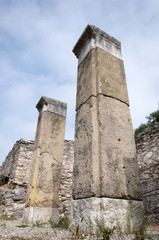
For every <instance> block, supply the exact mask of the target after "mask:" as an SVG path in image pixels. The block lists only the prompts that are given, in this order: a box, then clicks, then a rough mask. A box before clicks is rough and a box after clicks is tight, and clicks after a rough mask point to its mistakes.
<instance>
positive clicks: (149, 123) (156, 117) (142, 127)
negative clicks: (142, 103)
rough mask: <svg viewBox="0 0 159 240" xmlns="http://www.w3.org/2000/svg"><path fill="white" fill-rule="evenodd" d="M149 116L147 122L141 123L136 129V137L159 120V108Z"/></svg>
mask: <svg viewBox="0 0 159 240" xmlns="http://www.w3.org/2000/svg"><path fill="white" fill-rule="evenodd" d="M146 118H147V123H141V124H140V126H139V127H138V128H136V129H135V137H136V136H137V135H138V134H139V133H141V132H143V131H144V130H145V129H146V128H147V127H150V126H152V125H153V124H154V123H156V122H159V109H158V110H157V111H154V112H152V113H150V114H149V116H147V117H146Z"/></svg>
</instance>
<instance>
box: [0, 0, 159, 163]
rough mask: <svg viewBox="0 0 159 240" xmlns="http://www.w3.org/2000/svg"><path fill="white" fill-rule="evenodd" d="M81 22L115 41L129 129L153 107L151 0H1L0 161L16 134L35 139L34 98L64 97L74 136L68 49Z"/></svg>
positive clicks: (157, 87) (156, 42) (158, 29)
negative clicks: (122, 67) (119, 49)
mask: <svg viewBox="0 0 159 240" xmlns="http://www.w3.org/2000/svg"><path fill="white" fill-rule="evenodd" d="M88 23H91V24H94V25H95V26H97V27H99V28H100V29H102V30H104V31H105V32H107V33H108V34H110V35H112V36H113V37H115V38H117V39H118V40H120V41H121V43H122V55H123V60H124V63H125V72H126V78H127V84H128V92H129V98H130V110H131V116H132V120H133V127H134V128H136V127H138V125H139V124H140V123H143V122H145V121H146V119H145V116H147V115H149V113H151V112H152V111H155V110H157V108H158V102H159V1H158V0H129V1H128V0H0V112H1V117H0V153H1V154H0V164H1V163H2V162H3V161H4V160H5V157H6V156H7V154H8V152H9V151H10V150H11V148H12V147H13V145H14V143H15V142H16V141H17V140H19V139H21V138H24V139H28V140H30V139H31V140H33V139H34V137H35V131H36V125H37V119H38V111H37V110H36V108H35V105H36V104H37V102H38V101H39V99H40V97H41V96H48V97H51V98H55V99H58V100H61V101H65V102H67V103H68V113H67V123H66V139H73V138H74V119H75V110H74V109H75V96H76V81H77V59H76V57H75V56H74V54H73V53H72V49H73V47H74V45H75V43H76V42H77V40H78V38H79V36H80V35H81V33H82V31H83V30H84V28H85V27H86V25H87V24H88Z"/></svg>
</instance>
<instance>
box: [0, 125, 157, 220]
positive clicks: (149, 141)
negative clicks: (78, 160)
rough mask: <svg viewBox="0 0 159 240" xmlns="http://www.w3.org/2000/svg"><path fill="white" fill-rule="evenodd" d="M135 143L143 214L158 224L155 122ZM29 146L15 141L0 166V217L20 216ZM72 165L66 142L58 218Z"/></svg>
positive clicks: (67, 199)
mask: <svg viewBox="0 0 159 240" xmlns="http://www.w3.org/2000/svg"><path fill="white" fill-rule="evenodd" d="M135 140H136V148H137V161H138V164H139V169H140V180H141V184H142V192H143V202H144V207H145V213H146V215H147V216H148V221H149V222H150V223H155V224H158V223H159V208H158V206H157V205H158V202H159V123H156V124H155V125H154V126H153V127H151V128H148V129H146V130H145V131H144V132H143V133H141V134H139V135H138V136H137V137H136V139H135ZM33 145H34V142H33V141H26V140H23V139H21V140H20V141H17V142H16V144H15V145H14V147H13V149H12V151H11V152H10V153H9V154H8V156H7V158H6V161H5V162H4V163H3V165H2V167H0V214H2V213H3V214H4V213H5V214H8V215H10V214H11V215H15V216H16V217H20V216H21V215H22V211H23V208H24V202H25V193H26V186H27V182H28V176H29V166H30V161H31V155H32V151H33ZM73 162H74V142H73V141H67V140H66V141H65V146H64V156H63V173H62V178H61V185H60V194H59V203H60V206H59V208H60V215H61V216H64V215H65V214H69V212H70V207H71V198H72V172H73ZM2 210H3V211H2Z"/></svg>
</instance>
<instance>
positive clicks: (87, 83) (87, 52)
mask: <svg viewBox="0 0 159 240" xmlns="http://www.w3.org/2000/svg"><path fill="white" fill-rule="evenodd" d="M73 52H74V53H75V55H76V56H77V58H78V80H77V100H76V111H77V112H76V129H75V159H74V171H73V201H72V223H73V224H74V225H77V224H78V222H80V219H81V218H82V216H84V221H83V222H82V223H83V225H82V227H83V228H84V229H86V230H87V229H89V223H90V222H91V223H92V224H93V225H94V226H95V225H96V224H95V218H98V219H99V221H101V222H103V223H105V224H106V225H107V226H109V227H113V226H116V225H119V226H120V228H121V229H122V231H123V232H126V231H127V225H128V222H127V221H128V217H127V216H128V215H129V225H130V228H131V229H134V228H135V227H137V226H139V225H140V224H141V222H142V220H141V219H142V201H141V191H140V183H139V172H138V165H137V161H136V149H135V142H134V135H133V128H132V123H131V117H130V112H129V100H128V93H127V86H126V80H125V73H124V64H123V61H122V57H121V44H120V42H119V41H118V40H116V39H114V38H113V37H111V36H109V35H108V34H106V33H105V32H103V31H101V30H100V29H98V28H96V27H95V26H92V25H88V26H87V27H86V29H85V30H84V32H83V34H82V35H81V37H80V39H79V40H78V42H77V44H76V45H75V47H74V49H73Z"/></svg>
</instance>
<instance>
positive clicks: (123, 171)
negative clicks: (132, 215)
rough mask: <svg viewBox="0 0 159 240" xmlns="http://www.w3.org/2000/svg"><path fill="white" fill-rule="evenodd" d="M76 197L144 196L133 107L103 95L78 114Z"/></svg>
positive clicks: (89, 101) (75, 168) (86, 105)
mask: <svg viewBox="0 0 159 240" xmlns="http://www.w3.org/2000/svg"><path fill="white" fill-rule="evenodd" d="M75 159H76V161H75V163H74V164H75V165H74V183H73V184H74V187H73V197H74V199H78V198H86V197H93V196H98V197H101V196H102V197H112V198H123V199H136V200H138V199H140V198H141V195H140V191H139V189H140V186H139V175H138V166H137V162H136V151H135V144H134V137H133V130H132V123H131V118H130V113H129V108H128V107H127V105H126V104H124V103H122V102H120V101H118V100H116V99H113V98H108V97H107V98H106V97H105V96H103V95H99V96H98V97H91V98H90V99H89V100H88V101H87V102H86V103H85V104H84V105H82V106H81V108H80V109H79V110H78V111H77V115H76V141H75Z"/></svg>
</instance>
